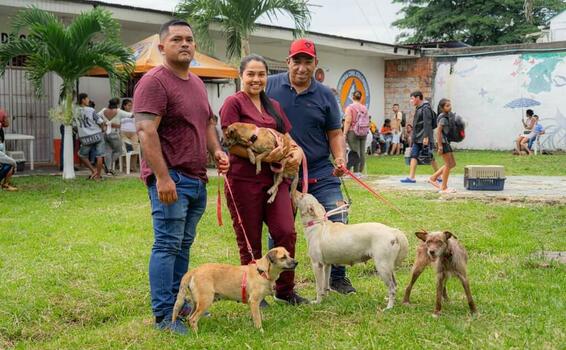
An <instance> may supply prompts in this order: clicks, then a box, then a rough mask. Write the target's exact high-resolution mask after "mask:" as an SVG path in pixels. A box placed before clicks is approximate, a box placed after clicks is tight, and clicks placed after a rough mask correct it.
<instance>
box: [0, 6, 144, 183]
mask: <svg viewBox="0 0 566 350" xmlns="http://www.w3.org/2000/svg"><path fill="white" fill-rule="evenodd" d="M24 28H26V29H27V32H28V34H27V35H26V36H25V37H23V36H22V37H20V36H19V35H18V34H19V33H20V31H21V30H22V29H24ZM119 31H120V25H119V24H118V22H117V21H115V20H114V19H113V18H112V14H111V13H110V12H109V11H107V10H104V9H102V8H95V9H93V10H90V11H88V12H83V13H81V14H80V15H78V16H77V17H76V18H75V19H74V20H73V22H72V23H71V24H69V25H68V26H65V24H64V23H63V22H62V21H61V20H60V19H58V18H57V17H56V16H55V15H54V14H52V13H50V12H46V11H43V10H41V9H38V8H36V7H30V8H29V9H26V10H23V11H21V12H19V13H18V14H17V15H16V16H15V17H14V18H13V20H12V35H11V39H10V40H9V41H8V42H7V43H5V44H2V45H0V76H1V75H3V74H4V72H5V70H6V67H7V66H8V65H9V64H10V62H11V60H12V59H13V58H15V57H17V56H24V57H25V68H26V75H27V78H28V79H29V80H30V81H31V82H32V83H33V85H34V87H35V89H36V92H37V93H38V94H40V93H41V91H42V89H43V84H42V81H43V77H44V76H45V75H46V74H48V73H49V72H54V73H56V74H57V75H58V76H59V77H60V78H61V79H62V81H63V83H62V84H61V94H60V96H62V99H63V102H62V104H61V105H60V106H59V108H58V110H55V111H52V112H53V113H50V114H51V115H52V116H55V117H56V119H58V120H59V121H61V122H62V123H63V124H64V125H65V140H64V144H65V146H64V150H63V159H64V164H65V167H64V169H63V178H64V179H72V178H74V177H75V172H74V169H73V146H72V138H71V137H72V128H71V124H72V121H73V117H74V115H73V97H74V90H73V89H74V87H75V86H76V83H77V81H78V79H79V78H80V77H82V76H84V75H86V74H87V72H88V71H89V70H90V69H92V68H94V67H101V68H104V69H105V70H106V71H107V72H108V77H109V80H110V87H111V90H112V94H113V95H115V94H116V93H117V92H118V89H119V88H121V87H124V82H125V81H126V80H127V79H128V76H129V73H130V72H131V70H132V69H133V65H134V62H133V60H132V55H131V51H130V49H128V48H127V47H125V46H124V45H123V44H122V43H121V42H120V39H119Z"/></svg>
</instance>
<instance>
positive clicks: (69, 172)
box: [63, 89, 75, 180]
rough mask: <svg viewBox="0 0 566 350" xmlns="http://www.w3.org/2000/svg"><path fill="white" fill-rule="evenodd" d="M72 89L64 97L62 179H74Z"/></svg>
mask: <svg viewBox="0 0 566 350" xmlns="http://www.w3.org/2000/svg"><path fill="white" fill-rule="evenodd" d="M72 115H73V89H70V92H69V90H67V94H66V95H65V139H64V140H63V141H64V142H63V179H64V180H68V179H74V178H75V164H74V160H73V127H72V126H71V123H72V121H73V118H72Z"/></svg>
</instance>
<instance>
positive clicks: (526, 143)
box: [517, 114, 544, 155]
mask: <svg viewBox="0 0 566 350" xmlns="http://www.w3.org/2000/svg"><path fill="white" fill-rule="evenodd" d="M532 120H533V121H534V122H533V124H534V125H533V128H532V130H531V131H530V132H529V134H527V135H523V136H522V137H520V140H519V144H520V147H519V149H518V150H517V152H518V153H519V154H522V153H521V152H523V151H524V152H526V153H527V154H528V155H530V154H532V151H531V149H532V147H533V144H534V143H535V141H536V139H537V137H539V136H540V135H542V134H544V127H543V126H542V124H541V123H540V122H539V116H538V115H536V114H535V115H533V116H532Z"/></svg>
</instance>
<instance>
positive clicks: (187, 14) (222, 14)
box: [176, 0, 311, 59]
mask: <svg viewBox="0 0 566 350" xmlns="http://www.w3.org/2000/svg"><path fill="white" fill-rule="evenodd" d="M176 12H177V13H178V14H179V15H180V16H182V17H183V18H186V19H187V20H188V21H189V23H190V24H191V26H192V27H193V30H194V31H195V36H196V37H197V40H198V44H199V47H200V49H202V50H203V51H205V52H211V51H212V48H213V45H212V40H211V39H210V36H209V33H208V26H209V24H210V23H213V22H216V23H218V24H220V26H221V27H222V29H223V30H224V32H225V34H226V53H227V55H228V57H230V58H236V59H239V58H241V57H243V56H247V55H249V54H250V35H251V33H253V31H254V30H255V28H256V21H257V19H258V18H259V17H260V16H262V15H267V16H268V18H270V19H271V18H276V17H277V15H278V14H285V13H286V14H288V15H289V16H291V17H292V18H293V21H294V22H295V28H296V30H297V31H298V32H299V33H303V32H304V31H305V30H306V29H307V28H308V26H309V24H310V18H311V17H310V11H309V9H308V0H183V1H182V2H181V3H180V4H179V5H178V6H177V8H176Z"/></svg>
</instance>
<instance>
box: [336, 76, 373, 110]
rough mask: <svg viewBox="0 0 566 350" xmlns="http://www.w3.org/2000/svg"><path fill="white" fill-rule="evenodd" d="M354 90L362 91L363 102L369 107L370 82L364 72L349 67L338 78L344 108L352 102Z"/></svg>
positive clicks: (338, 89) (340, 98)
mask: <svg viewBox="0 0 566 350" xmlns="http://www.w3.org/2000/svg"><path fill="white" fill-rule="evenodd" d="M354 91H361V92H362V103H363V104H365V105H366V107H367V108H368V109H369V103H370V91H369V84H368V81H367V79H366V77H365V76H364V74H363V73H362V72H360V71H359V70H357V69H349V70H347V71H345V72H344V74H342V76H341V77H340V80H338V87H337V92H338V99H339V104H340V107H342V109H343V110H344V109H346V107H348V105H349V104H351V103H352V94H353V93H354Z"/></svg>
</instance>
